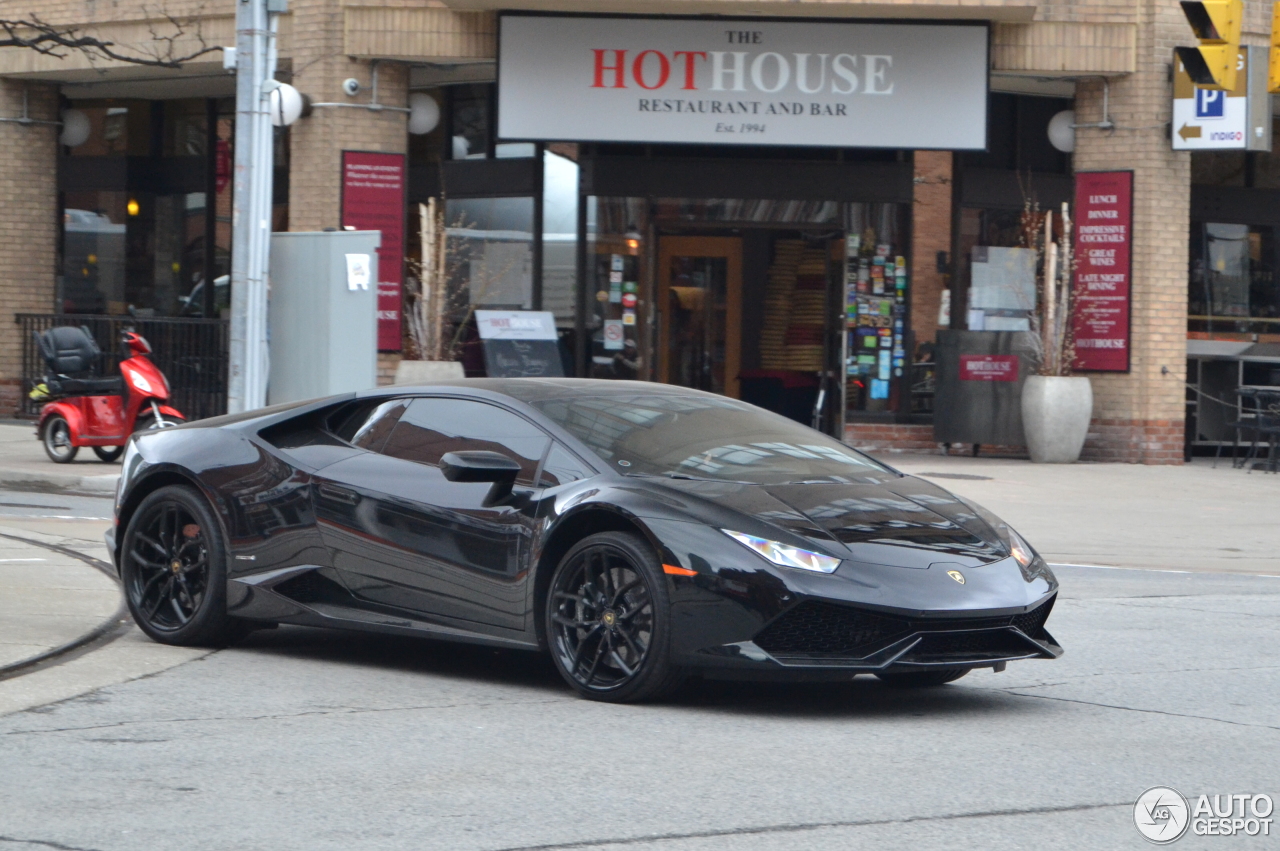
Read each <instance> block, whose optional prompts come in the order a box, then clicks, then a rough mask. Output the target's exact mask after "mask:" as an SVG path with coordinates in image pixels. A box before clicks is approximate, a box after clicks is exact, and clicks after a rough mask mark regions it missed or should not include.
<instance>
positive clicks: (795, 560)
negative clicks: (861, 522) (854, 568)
mask: <svg viewBox="0 0 1280 851" xmlns="http://www.w3.org/2000/svg"><path fill="white" fill-rule="evenodd" d="M720 531H721V532H724V533H725V534H726V535H728V536H729V537H730V538H733V539H734V540H735V541H737V542H738V543H739V544H742V545H743V546H744V547H747V548H748V549H750V550H751V551H752V552H755V553H757V554H758V555H761V556H764V557H765V558H766V559H768V560H769V561H771V562H773V563H774V564H777V565H781V566H782V567H794V568H796V569H798V570H812V571H814V572H815V573H835V570H836V568H837V567H839V566H840V559H838V558H833V557H832V556H824V555H823V554H822V553H815V552H810V551H809V550H802V549H800V548H799V547H792V546H789V545H787V544H780V543H778V542H777V541H770V540H767V539H765V538H757V537H756V536H755V535H744V534H743V533H742V532H732V531H730V530H728V529H721V530H720Z"/></svg>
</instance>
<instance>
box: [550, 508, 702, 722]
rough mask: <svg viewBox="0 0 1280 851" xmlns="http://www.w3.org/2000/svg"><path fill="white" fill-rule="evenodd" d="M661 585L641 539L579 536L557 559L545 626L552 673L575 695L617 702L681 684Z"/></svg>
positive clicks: (649, 695)
mask: <svg viewBox="0 0 1280 851" xmlns="http://www.w3.org/2000/svg"><path fill="white" fill-rule="evenodd" d="M664 579H665V577H664V576H663V574H662V571H661V568H660V566H659V564H658V560H657V558H656V557H655V556H654V554H653V551H652V549H651V548H650V547H649V545H648V544H647V543H646V542H645V541H644V539H642V538H640V537H639V536H637V535H632V534H627V533H623V532H601V533H599V534H596V535H591V536H590V537H587V538H584V539H583V540H581V541H579V542H578V543H577V544H576V545H574V547H573V548H572V549H570V550H569V552H568V553H566V554H565V556H564V558H563V559H561V561H560V564H559V565H558V566H557V567H556V572H555V574H554V576H553V577H552V579H551V588H550V591H549V593H548V595H547V608H546V620H545V624H546V630H547V639H548V643H549V644H550V648H551V656H552V658H553V659H554V660H555V664H556V668H557V669H558V670H559V671H560V674H561V675H562V676H563V677H564V678H565V681H566V682H568V683H569V685H570V686H572V687H573V688H574V689H575V690H576V691H577V692H578V694H580V695H582V696H583V697H588V698H591V699H593V700H608V701H613V702H618V703H623V702H634V701H642V700H653V699H654V698H657V697H659V696H661V695H662V694H665V693H666V692H668V691H670V690H671V689H673V688H674V687H675V686H677V685H678V684H679V683H680V681H681V680H682V679H683V672H682V671H680V670H679V669H678V668H676V667H675V666H673V665H672V664H671V662H670V659H669V658H668V655H669V654H668V645H669V642H670V629H671V627H670V623H671V618H670V602H669V600H668V597H667V587H666V583H665V581H664Z"/></svg>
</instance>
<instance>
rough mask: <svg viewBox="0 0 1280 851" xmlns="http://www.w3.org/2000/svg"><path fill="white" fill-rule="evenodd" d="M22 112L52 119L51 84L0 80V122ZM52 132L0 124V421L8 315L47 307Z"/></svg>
mask: <svg viewBox="0 0 1280 851" xmlns="http://www.w3.org/2000/svg"><path fill="white" fill-rule="evenodd" d="M24 90H25V91H26V93H27V97H28V114H29V115H30V117H31V118H34V119H37V120H41V121H53V120H56V119H57V116H58V92H57V89H56V87H54V86H42V85H38V84H34V83H31V84H27V83H22V82H19V81H17V80H0V116H3V117H5V118H17V117H18V116H20V115H22V97H23V91H24ZM57 134H58V128H57V127H55V126H53V125H49V124H28V125H22V124H14V123H12V122H8V121H5V122H0V151H4V156H3V157H0V197H3V199H4V203H3V204H0V322H3V323H5V326H6V327H7V330H6V331H5V332H4V333H3V334H0V416H2V417H10V416H13V415H14V413H15V412H16V411H17V409H18V404H19V398H20V396H19V394H20V391H21V385H20V381H21V377H22V344H23V340H22V339H21V335H20V334H19V333H18V326H16V325H15V324H14V322H13V314H15V313H47V312H50V311H52V310H53V309H54V307H55V305H54V300H55V287H54V275H55V274H56V272H57V270H56V265H57V256H56V251H57V241H58V219H57V215H58V209H57V207H58V149H57Z"/></svg>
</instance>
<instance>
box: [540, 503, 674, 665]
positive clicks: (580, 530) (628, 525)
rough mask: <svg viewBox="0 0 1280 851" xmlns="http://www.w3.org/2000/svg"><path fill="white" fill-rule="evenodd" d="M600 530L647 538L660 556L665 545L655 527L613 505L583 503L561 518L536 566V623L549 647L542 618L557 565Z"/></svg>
mask: <svg viewBox="0 0 1280 851" xmlns="http://www.w3.org/2000/svg"><path fill="white" fill-rule="evenodd" d="M597 532H630V533H632V534H637V535H639V536H640V537H642V538H644V539H645V541H647V542H648V543H649V545H650V546H651V547H653V550H654V552H655V554H657V555H658V556H659V557H660V558H661V555H662V551H663V547H662V544H661V542H660V541H658V539H657V537H656V536H655V535H654V534H653V531H652V530H651V529H649V528H648V526H647V525H645V523H644V522H643V521H642V520H641V519H640V518H638V517H636V516H634V515H632V514H630V513H628V512H624V511H621V510H619V509H617V508H616V507H613V506H605V505H599V504H595V505H584V506H582V507H581V508H578V509H577V510H575V511H573V512H572V513H570V514H568V515H566V516H564V517H561V518H559V519H558V520H557V521H556V523H555V525H553V526H552V527H551V529H550V530H549V531H548V532H547V535H546V538H545V539H544V542H543V544H542V548H541V551H540V552H539V553H538V557H537V561H536V564H535V566H534V582H533V623H534V633H535V636H536V638H537V641H538V646H539V647H542V648H544V649H545V648H546V647H547V629H546V624H545V623H544V622H543V614H544V612H543V610H544V609H545V608H546V603H547V593H548V591H549V589H550V588H551V577H552V575H553V574H554V573H555V570H556V565H558V564H559V563H560V560H561V559H562V558H564V555H565V553H567V552H569V550H570V549H572V548H573V546H574V544H576V543H578V542H579V541H581V540H582V539H583V538H586V537H588V536H590V535H594V534H596V533H597Z"/></svg>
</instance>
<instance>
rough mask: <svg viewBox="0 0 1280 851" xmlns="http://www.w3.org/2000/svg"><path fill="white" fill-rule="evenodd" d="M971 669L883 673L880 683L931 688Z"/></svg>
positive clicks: (901, 686) (953, 680) (879, 674)
mask: <svg viewBox="0 0 1280 851" xmlns="http://www.w3.org/2000/svg"><path fill="white" fill-rule="evenodd" d="M969 670H970V669H969V668H932V669H928V670H924V671H882V672H881V673H878V674H876V676H877V677H879V678H880V681H881V682H883V683H884V684H885V685H887V686H893V687H894V688H929V687H931V686H942V685H946V684H947V683H952V682H955V681H956V680H958V679H960V678H961V677H963V676H964V675H965V674H967V673H969Z"/></svg>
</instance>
